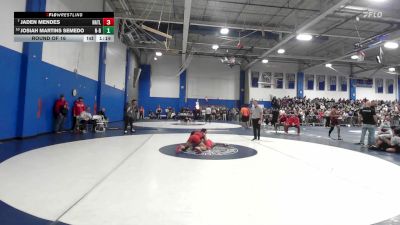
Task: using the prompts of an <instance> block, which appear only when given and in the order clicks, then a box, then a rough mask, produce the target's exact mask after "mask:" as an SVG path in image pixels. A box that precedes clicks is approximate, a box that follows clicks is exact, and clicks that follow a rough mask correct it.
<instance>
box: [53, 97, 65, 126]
mask: <svg viewBox="0 0 400 225" xmlns="http://www.w3.org/2000/svg"><path fill="white" fill-rule="evenodd" d="M67 112H68V103H67V101H65V97H64V95H60V98H59V99H57V101H56V103H55V104H54V117H55V119H56V121H55V124H54V132H56V133H61V130H62V128H63V124H64V121H65V119H66V115H67Z"/></svg>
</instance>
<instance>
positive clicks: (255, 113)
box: [251, 100, 263, 141]
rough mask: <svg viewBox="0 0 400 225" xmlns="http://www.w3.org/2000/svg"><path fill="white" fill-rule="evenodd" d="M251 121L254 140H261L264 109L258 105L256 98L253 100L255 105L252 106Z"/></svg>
mask: <svg viewBox="0 0 400 225" xmlns="http://www.w3.org/2000/svg"><path fill="white" fill-rule="evenodd" d="M251 121H252V123H253V132H254V138H253V140H252V141H254V140H257V139H258V140H260V133H261V123H262V121H263V110H262V108H261V107H260V106H259V105H258V102H257V101H256V100H253V107H252V108H251Z"/></svg>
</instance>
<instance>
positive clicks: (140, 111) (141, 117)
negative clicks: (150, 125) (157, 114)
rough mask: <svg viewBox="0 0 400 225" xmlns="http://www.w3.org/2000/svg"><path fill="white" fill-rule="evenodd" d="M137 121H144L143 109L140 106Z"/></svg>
mask: <svg viewBox="0 0 400 225" xmlns="http://www.w3.org/2000/svg"><path fill="white" fill-rule="evenodd" d="M139 119H141V120H143V119H144V108H143V106H140V110H139Z"/></svg>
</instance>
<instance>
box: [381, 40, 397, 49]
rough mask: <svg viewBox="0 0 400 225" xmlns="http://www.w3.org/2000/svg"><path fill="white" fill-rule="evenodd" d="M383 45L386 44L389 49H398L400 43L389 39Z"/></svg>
mask: <svg viewBox="0 0 400 225" xmlns="http://www.w3.org/2000/svg"><path fill="white" fill-rule="evenodd" d="M383 46H385V48H388V49H396V48H398V47H399V43H397V42H394V41H388V42H385V44H384V45H383Z"/></svg>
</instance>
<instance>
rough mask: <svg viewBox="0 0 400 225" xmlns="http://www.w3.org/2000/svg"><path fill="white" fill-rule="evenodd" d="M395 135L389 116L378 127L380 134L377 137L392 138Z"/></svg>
mask: <svg viewBox="0 0 400 225" xmlns="http://www.w3.org/2000/svg"><path fill="white" fill-rule="evenodd" d="M392 136H393V132H392V129H391V127H390V121H389V117H388V116H387V117H385V119H384V121H383V122H382V123H381V125H380V126H379V128H378V136H377V138H381V139H383V138H391V137H392Z"/></svg>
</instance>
